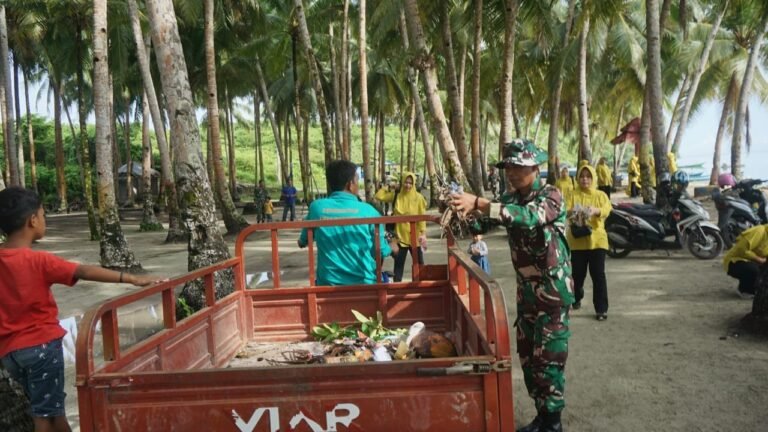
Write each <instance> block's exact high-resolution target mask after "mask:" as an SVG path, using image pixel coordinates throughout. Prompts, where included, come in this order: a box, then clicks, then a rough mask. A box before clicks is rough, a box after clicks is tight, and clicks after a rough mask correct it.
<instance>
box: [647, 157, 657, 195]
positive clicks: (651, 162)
mask: <svg viewBox="0 0 768 432" xmlns="http://www.w3.org/2000/svg"><path fill="white" fill-rule="evenodd" d="M648 165H649V167H650V169H651V187H652V188H654V189H656V161H655V160H654V158H653V154H651V155H650V156H648Z"/></svg>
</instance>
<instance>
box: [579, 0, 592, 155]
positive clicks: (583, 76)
mask: <svg viewBox="0 0 768 432" xmlns="http://www.w3.org/2000/svg"><path fill="white" fill-rule="evenodd" d="M582 15H583V18H582V19H583V21H582V27H581V34H580V36H579V156H578V159H579V161H581V160H588V161H590V163H591V161H592V143H591V140H590V136H589V97H588V95H587V41H588V36H589V19H590V11H589V2H588V1H585V2H584V4H583V6H582Z"/></svg>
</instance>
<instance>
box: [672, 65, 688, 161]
mask: <svg viewBox="0 0 768 432" xmlns="http://www.w3.org/2000/svg"><path fill="white" fill-rule="evenodd" d="M690 79H691V74H690V73H686V74H685V78H684V79H683V84H682V85H681V86H680V92H679V93H678V94H677V101H675V107H674V108H672V116H671V118H670V119H669V127H668V128H667V137H666V141H667V144H671V143H672V141H673V140H674V138H675V137H674V136H673V135H672V134H673V132H674V131H675V125H676V124H677V123H678V122H679V121H680V110H681V109H682V108H681V105H683V99H685V95H686V93H688V87H689V86H690V84H689V81H690ZM670 150H671V149H670Z"/></svg>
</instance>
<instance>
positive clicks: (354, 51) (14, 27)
mask: <svg viewBox="0 0 768 432" xmlns="http://www.w3.org/2000/svg"><path fill="white" fill-rule="evenodd" d="M96 6H99V7H98V8H97V7H96ZM100 6H101V5H100V2H93V1H86V0H73V1H69V2H61V1H57V0H18V1H15V2H12V3H10V4H9V3H6V4H5V6H2V7H0V12H2V13H3V15H2V17H3V19H2V23H1V24H2V26H0V31H1V32H2V33H3V34H4V35H6V37H3V38H1V39H2V41H3V42H4V43H2V44H0V50H2V49H5V48H7V50H8V53H9V55H8V56H2V57H3V58H4V59H8V60H9V61H8V62H6V63H3V64H2V65H1V66H2V69H3V72H4V73H3V74H2V76H3V77H6V78H7V79H4V80H3V81H2V84H3V86H2V89H3V90H4V92H3V93H4V97H5V99H4V101H5V102H4V103H2V104H0V105H2V119H3V125H4V134H3V136H4V137H7V139H4V140H3V145H2V146H0V155H2V162H3V170H2V171H3V180H4V183H5V184H25V185H27V186H30V187H33V188H35V189H37V190H38V191H40V193H41V194H42V195H43V196H44V198H45V199H46V202H47V203H49V207H50V208H51V209H58V210H61V211H65V210H66V209H67V207H68V202H71V201H75V202H84V203H85V204H86V205H85V207H86V208H87V209H88V210H89V215H91V217H90V221H91V225H90V227H91V236H92V238H97V237H99V235H100V234H99V231H100V229H99V226H98V221H99V218H98V215H97V209H98V208H99V205H100V203H98V202H97V201H98V198H99V195H98V194H97V193H96V189H97V188H96V187H94V186H95V185H97V181H98V180H99V179H101V177H99V176H97V177H94V176H93V174H94V172H93V169H92V168H91V167H93V166H95V165H97V162H99V161H101V162H103V163H108V164H110V166H113V167H119V166H122V165H123V164H124V163H129V164H130V165H131V169H130V172H134V171H135V169H134V168H133V164H134V162H128V161H133V160H140V161H141V162H140V163H139V162H136V164H138V165H140V168H142V169H141V170H140V171H141V172H142V173H143V172H144V169H143V167H144V166H146V167H147V171H148V172H149V169H150V167H151V165H152V164H153V163H154V164H157V166H158V167H161V166H162V169H161V170H160V171H161V172H162V176H163V179H164V185H165V186H164V190H166V192H167V193H166V194H165V195H164V196H163V198H162V199H164V200H165V201H166V203H168V199H169V197H170V201H171V202H170V203H168V209H169V212H170V213H171V215H172V218H171V221H172V226H173V227H174V228H173V229H174V230H175V231H177V234H178V235H173V236H171V235H169V238H176V237H184V235H183V233H182V232H181V231H183V227H182V226H181V223H180V219H179V212H180V210H179V206H180V204H179V203H180V199H181V198H180V197H179V196H178V195H177V192H176V187H177V186H178V185H181V184H182V181H181V180H180V179H178V178H176V177H175V176H174V174H175V172H176V171H177V170H178V168H179V167H178V164H179V161H178V159H176V158H175V157H174V154H175V152H177V151H179V148H180V147H179V146H180V145H182V144H185V145H186V144H188V141H189V140H190V139H191V138H190V137H180V136H178V135H177V134H178V133H180V131H181V129H180V126H179V125H178V124H177V123H176V120H177V119H179V115H180V112H174V111H173V109H174V108H173V107H172V106H171V105H172V101H175V100H176V99H174V97H175V96H176V94H173V95H171V94H169V92H170V91H181V90H179V89H182V88H183V89H188V91H189V94H190V98H191V99H190V100H189V106H188V107H187V106H186V105H185V107H184V108H183V109H182V113H188V114H192V115H194V114H195V113H204V114H198V115H197V116H196V117H199V119H201V120H202V122H200V123H199V124H198V122H197V120H198V119H195V122H194V124H193V123H189V125H188V127H194V133H196V134H197V135H196V138H194V140H193V141H194V142H197V143H200V144H199V146H197V144H195V145H193V147H192V149H193V151H194V152H195V153H196V156H195V158H197V159H199V161H200V163H201V165H200V166H201V169H202V170H204V171H205V176H204V177H205V178H206V179H207V181H208V182H209V186H210V188H211V191H212V193H213V194H214V201H215V202H216V203H217V207H218V208H219V209H220V210H221V212H222V214H223V216H224V220H225V222H226V227H227V230H228V231H229V232H231V233H234V232H237V231H238V230H239V229H240V228H242V226H244V221H243V220H242V219H241V218H240V217H239V216H238V214H237V213H238V210H236V207H237V206H236V202H237V201H238V200H248V199H250V197H249V196H247V195H248V194H246V195H244V196H241V193H242V191H243V190H244V189H243V187H242V185H243V184H252V183H255V182H256V181H257V179H262V178H264V179H266V180H267V182H268V183H269V184H271V185H273V187H279V185H280V184H282V183H283V182H284V181H285V179H286V178H289V177H290V178H295V179H296V183H297V186H299V188H300V189H301V190H302V194H303V198H304V199H306V200H311V199H312V198H313V195H314V194H315V193H317V192H319V191H321V189H323V187H322V185H324V181H323V176H324V170H323V167H324V165H325V164H326V163H327V162H328V161H330V160H333V159H336V158H348V159H351V160H353V161H355V162H357V163H359V164H360V165H361V166H362V167H363V168H364V170H365V172H366V176H365V177H366V179H367V180H369V181H370V182H369V183H367V184H366V190H367V194H366V196H367V197H369V198H370V197H371V196H372V194H371V191H372V188H373V187H374V186H375V185H376V184H377V183H378V182H379V181H381V180H382V179H385V178H386V177H387V176H388V175H389V174H391V173H390V172H388V171H390V168H388V167H389V166H390V165H389V164H387V163H386V161H387V160H388V159H390V160H394V161H397V162H398V165H399V166H402V167H403V169H407V170H413V171H417V172H420V173H421V177H423V178H426V179H429V181H430V184H429V188H430V189H431V192H432V196H433V197H434V196H435V194H436V191H437V189H438V188H439V187H440V184H441V183H442V182H447V181H450V180H455V181H458V182H462V183H465V185H466V186H468V187H471V188H472V189H473V190H475V191H476V192H482V191H483V190H484V189H485V186H487V185H486V184H485V181H486V177H487V176H486V173H485V170H486V167H487V166H488V162H489V161H493V160H496V159H497V158H498V155H499V149H500V146H501V144H503V143H504V142H505V141H508V140H510V139H512V138H514V137H522V138H528V139H531V140H533V141H534V142H536V143H537V145H539V146H540V147H543V148H547V149H548V151H549V165H550V170H549V171H550V172H554V171H555V170H553V169H551V168H552V166H554V164H556V163H558V162H573V163H575V162H576V160H581V159H589V160H592V161H594V160H597V159H598V158H599V157H601V156H605V157H607V158H608V160H609V161H610V160H613V161H614V164H615V166H616V167H618V166H620V165H621V164H622V163H623V160H620V159H621V156H622V155H623V158H624V159H627V158H629V156H630V155H629V154H626V153H624V152H621V151H618V148H615V147H614V146H609V145H607V144H608V143H609V142H610V140H611V138H612V137H615V136H617V135H619V134H624V137H625V138H626V137H627V135H626V134H627V133H629V135H630V138H631V139H630V141H631V140H632V139H635V138H636V140H637V142H638V143H639V145H638V146H639V147H645V148H647V149H648V150H647V151H639V153H640V154H641V155H642V158H645V156H644V155H645V154H649V155H650V154H652V155H653V156H652V157H654V158H656V160H655V166H656V167H657V170H656V172H657V175H662V174H663V173H662V172H661V171H662V170H663V168H659V167H664V166H666V164H665V163H664V160H663V159H664V158H665V157H666V156H665V155H666V154H667V152H668V151H672V152H678V151H680V149H681V148H685V147H687V146H699V145H702V144H701V143H686V142H684V141H683V140H682V137H683V134H684V132H685V130H686V127H687V125H688V123H689V119H691V118H692V117H693V116H695V115H696V113H697V111H698V110H699V109H700V107H701V106H702V105H703V104H705V103H710V104H711V103H719V104H721V105H722V119H721V122H720V125H719V129H718V131H717V135H716V136H717V139H716V143H715V146H714V147H713V148H712V151H713V153H714V155H715V157H714V161H715V163H714V169H713V170H714V171H717V170H719V169H720V168H719V167H720V165H721V161H719V154H720V148H721V147H722V145H723V142H727V143H728V144H729V145H730V146H731V147H732V150H731V152H730V153H731V155H732V160H731V161H729V162H730V165H731V166H733V171H734V172H735V173H737V174H738V172H739V170H740V168H741V165H742V159H741V158H742V156H741V155H742V148H743V147H745V146H746V147H749V146H750V145H751V143H752V138H751V134H750V122H751V121H754V119H751V118H750V106H749V104H748V101H749V100H754V98H755V97H756V98H757V100H759V101H761V102H764V101H766V99H767V98H768V79H767V78H766V77H765V76H764V74H763V73H764V71H765V70H766V65H767V64H768V49H766V48H765V43H764V39H765V33H766V27H767V26H768V4H767V3H766V2H765V1H762V0H686V1H681V0H657V1H651V0H648V1H643V0H601V1H597V0H552V1H528V0H504V1H494V2H490V1H485V2H481V1H480V0H474V1H456V0H446V1H442V2H431V1H424V0H402V1H396V2H392V1H374V0H368V1H359V0H358V1H350V0H314V1H309V2H307V1H303V0H293V1H278V0H248V1H232V0H207V1H204V2H199V1H188V0H177V1H173V2H171V0H145V1H138V0H121V1H109V2H107V6H106V7H105V8H104V9H103V10H102V9H101V7H100ZM153 10H157V11H163V13H166V14H167V15H163V16H162V17H156V18H157V19H160V18H162V19H165V20H168V21H173V28H174V29H175V33H174V34H175V35H177V36H176V37H175V38H174V37H171V39H173V40H172V41H171V42H167V41H166V40H164V39H162V38H160V37H158V35H157V34H156V31H160V30H163V29H164V28H161V27H162V26H161V25H160V23H156V22H154V21H153V13H152V11H153ZM96 12H98V14H97V13H96ZM101 14H103V15H104V19H105V21H104V22H106V23H107V24H106V29H105V30H106V32H105V35H106V42H104V43H106V45H105V49H106V54H105V58H106V65H107V68H106V69H104V70H101V69H98V68H97V67H96V66H100V65H97V63H98V62H97V61H95V60H96V59H98V56H97V53H96V49H97V46H100V45H98V44H99V43H102V42H101V41H100V39H98V38H96V39H95V38H94V37H95V35H96V34H97V32H95V31H94V22H95V21H94V19H95V17H96V16H101ZM168 25H170V24H168ZM168 43H173V44H174V47H175V48H178V50H179V51H178V52H177V51H168V50H167V47H166V46H164V45H161V44H168ZM5 45H7V47H6V46H5ZM162 53H165V55H175V56H176V57H173V58H170V57H162V55H164V54H162ZM158 58H162V61H160V62H158ZM171 60H173V61H174V62H178V67H176V68H175V69H173V70H171V71H166V70H164V68H166V67H169V64H170V63H169V62H170V61H171ZM97 69H98V71H99V73H100V74H103V73H104V71H106V75H99V74H96V73H95V72H97ZM164 72H168V73H171V75H167V74H164ZM182 72H183V73H182ZM97 76H98V77H100V79H104V80H106V81H104V82H98V85H99V86H98V88H97V82H96V77H97ZM103 77H106V78H103ZM182 81H183V82H182ZM19 82H25V83H26V82H28V83H30V85H29V86H27V85H18V83H19ZM35 85H36V86H37V87H38V88H40V89H41V91H40V92H39V94H33V95H31V97H32V99H39V100H41V101H45V102H46V103H47V104H48V106H51V107H53V108H54V109H52V110H51V111H54V116H53V117H54V118H53V119H51V120H46V119H42V118H36V117H35V116H34V113H32V112H30V113H25V112H18V111H19V110H18V108H17V107H18V106H19V104H18V103H17V102H16V101H17V100H18V99H20V98H27V99H28V98H29V97H30V95H29V94H28V93H29V90H28V89H29V88H30V87H35ZM172 89H175V90H172ZM184 91H186V90H184ZM20 93H22V94H20ZM97 96H98V97H102V96H105V99H103V100H102V99H99V100H98V101H99V102H98V103H99V104H101V103H105V104H106V105H105V106H107V108H106V110H107V111H108V113H107V114H108V115H106V116H103V117H101V120H99V121H103V122H108V123H109V125H108V128H107V127H106V126H105V128H104V129H99V128H98V127H97V128H96V129H98V130H99V131H101V132H102V133H103V134H102V135H98V134H95V131H96V129H94V128H92V127H91V126H90V125H89V124H88V122H89V120H88V119H90V118H93V117H91V116H92V115H94V114H101V113H99V112H97V111H95V110H94V108H95V106H96V105H97V104H96V103H95V102H94V101H97V99H96V97H97ZM750 97H751V98H753V99H750ZM102 101H105V102H102ZM27 106H29V104H27ZM99 106H101V105H99ZM107 111H105V112H107ZM150 118H154V120H155V121H153V122H150V121H148V120H149V119H150ZM633 119H635V120H633ZM49 122H52V123H51V124H49ZM627 122H630V123H629V126H630V127H629V129H631V131H630V130H628V129H626V128H622V126H624V125H625V124H627ZM97 123H98V122H97ZM144 125H147V127H144ZM97 126H98V124H97ZM142 129H143V132H142ZM713 132H714V131H713ZM187 133H193V132H192V131H191V130H187ZM713 135H714V133H713ZM166 136H167V138H169V139H160V140H158V138H159V137H160V138H162V137H166ZM728 137H731V138H730V141H727V139H728ZM651 148H652V149H653V151H650V149H651ZM99 149H101V150H99ZM107 150H110V154H111V156H110V160H102V159H99V160H97V156H98V155H99V154H102V153H101V151H107ZM185 151H187V150H185ZM190 151H192V150H190ZM630 153H631V152H630ZM182 156H184V157H185V158H186V157H187V156H188V155H187V154H186V153H184V154H183V155H182ZM124 161H125V162H124ZM78 165H79V166H81V167H82V170H81V172H82V175H71V174H67V172H68V171H67V170H68V169H69V170H74V169H77V166H78ZM648 165H649V162H648V161H645V160H641V167H642V170H643V171H648V169H647V166H648ZM101 166H102V167H104V165H103V164H102V165H101ZM115 169H116V168H115ZM102 171H103V170H102V169H100V170H99V172H102ZM71 172H72V171H71ZM714 175H715V173H714V172H713V176H714ZM645 183H647V184H650V179H646V181H645ZM425 185H426V183H425ZM99 187H102V188H103V187H105V186H104V185H101V186H99ZM144 197H145V196H144V195H141V194H139V196H137V197H133V198H132V199H133V202H137V203H141V204H142V205H144V206H145V207H146V208H150V207H152V203H151V202H144V201H142V200H143V199H144ZM147 218H148V219H147V223H148V226H150V225H152V224H153V222H152V221H153V219H152V215H151V212H149V211H148V212H147Z"/></svg>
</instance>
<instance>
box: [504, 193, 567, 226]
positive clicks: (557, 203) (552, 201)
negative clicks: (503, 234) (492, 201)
mask: <svg viewBox="0 0 768 432" xmlns="http://www.w3.org/2000/svg"><path fill="white" fill-rule="evenodd" d="M564 212H565V208H564V202H563V197H562V195H561V194H560V191H558V190H557V189H555V188H551V189H550V191H549V192H548V193H547V194H542V195H539V196H538V197H536V198H535V199H534V200H533V201H531V202H529V203H527V204H524V205H517V204H502V205H501V210H500V214H499V216H500V218H501V222H502V224H504V226H507V227H527V228H533V227H536V226H543V225H548V224H551V223H553V222H555V221H556V220H557V219H559V218H560V217H562V215H563V214H564ZM492 213H493V211H492ZM491 216H494V215H493V214H491Z"/></svg>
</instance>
